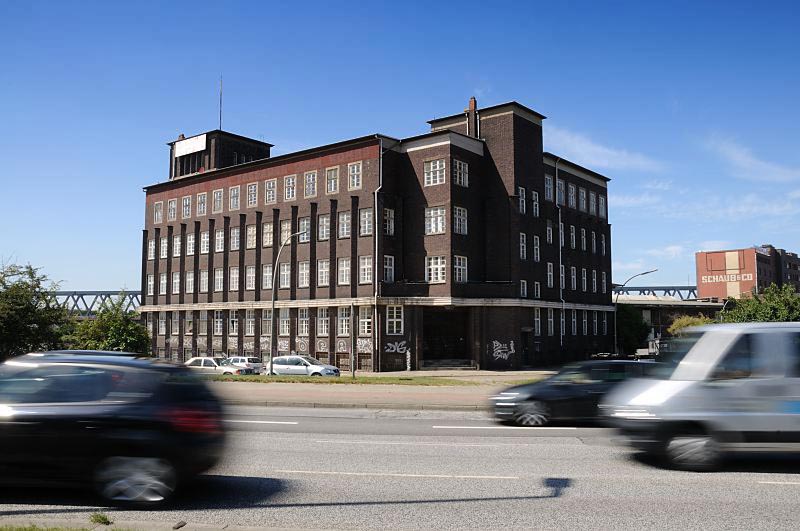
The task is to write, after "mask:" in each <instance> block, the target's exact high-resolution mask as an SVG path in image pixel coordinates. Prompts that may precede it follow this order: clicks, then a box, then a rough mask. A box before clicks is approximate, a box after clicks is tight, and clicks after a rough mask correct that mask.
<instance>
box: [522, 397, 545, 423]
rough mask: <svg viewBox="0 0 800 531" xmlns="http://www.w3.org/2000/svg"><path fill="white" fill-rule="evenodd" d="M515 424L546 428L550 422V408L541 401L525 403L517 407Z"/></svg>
mask: <svg viewBox="0 0 800 531" xmlns="http://www.w3.org/2000/svg"><path fill="white" fill-rule="evenodd" d="M514 422H516V423H517V424H518V425H520V426H544V425H546V424H547V423H548V422H550V408H549V407H548V406H547V404H546V403H545V402H542V401H540V400H531V401H530V402H524V403H522V404H520V405H519V406H517V411H516V413H515V414H514Z"/></svg>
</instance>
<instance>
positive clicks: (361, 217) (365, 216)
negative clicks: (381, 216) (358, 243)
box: [358, 208, 373, 236]
mask: <svg viewBox="0 0 800 531" xmlns="http://www.w3.org/2000/svg"><path fill="white" fill-rule="evenodd" d="M372 231H373V223H372V208H361V209H359V210H358V235H359V236H372Z"/></svg>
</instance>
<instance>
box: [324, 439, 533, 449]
mask: <svg viewBox="0 0 800 531" xmlns="http://www.w3.org/2000/svg"><path fill="white" fill-rule="evenodd" d="M314 442H315V443H321V444H375V445H379V446H462V447H469V448H500V447H502V446H535V445H533V444H529V443H498V444H477V443H476V444H470V443H421V442H389V441H341V440H333V439H330V440H317V441H314Z"/></svg>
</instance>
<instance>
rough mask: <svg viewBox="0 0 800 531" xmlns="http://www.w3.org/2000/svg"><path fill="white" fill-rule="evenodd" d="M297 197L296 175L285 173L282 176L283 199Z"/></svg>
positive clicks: (287, 199)
mask: <svg viewBox="0 0 800 531" xmlns="http://www.w3.org/2000/svg"><path fill="white" fill-rule="evenodd" d="M296 197H297V176H295V175H287V176H286V177H284V178H283V200H284V201H294V200H295V198H296Z"/></svg>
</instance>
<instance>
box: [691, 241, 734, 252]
mask: <svg viewBox="0 0 800 531" xmlns="http://www.w3.org/2000/svg"><path fill="white" fill-rule="evenodd" d="M730 247H732V243H731V242H729V241H727V240H705V241H702V242H700V243H699V244H698V247H697V250H698V251H722V250H724V249H729V248H730Z"/></svg>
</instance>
